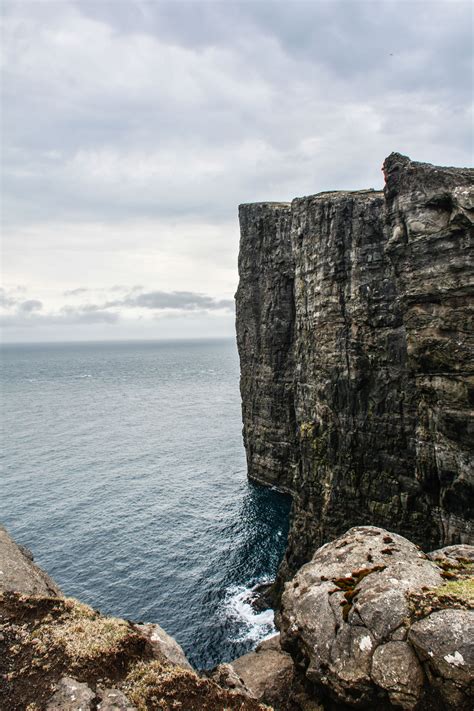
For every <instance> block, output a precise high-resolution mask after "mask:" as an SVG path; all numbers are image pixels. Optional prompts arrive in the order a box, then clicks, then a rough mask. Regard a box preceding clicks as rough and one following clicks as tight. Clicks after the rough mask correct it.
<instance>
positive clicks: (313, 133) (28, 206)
mask: <svg viewBox="0 0 474 711" xmlns="http://www.w3.org/2000/svg"><path fill="white" fill-rule="evenodd" d="M9 7H10V9H9V11H8V10H7V13H6V14H7V19H10V20H14V19H15V18H16V19H17V20H21V21H22V22H23V32H24V33H25V36H26V37H27V41H26V42H24V43H23V44H17V40H16V37H17V34H15V33H13V32H12V34H11V35H8V33H6V37H7V40H8V45H9V47H10V54H9V55H8V56H9V57H10V61H9V62H7V63H6V70H5V80H4V83H3V86H4V92H5V101H4V105H5V106H6V116H5V131H6V134H7V136H8V137H9V146H10V148H9V150H8V151H6V152H5V154H6V157H5V165H6V171H5V173H6V181H5V185H6V190H7V200H6V207H7V211H6V214H7V218H8V219H9V220H12V221H15V220H23V219H30V220H37V219H42V220H53V221H54V220H58V219H64V218H65V217H67V216H69V218H70V219H73V220H78V219H93V218H94V217H101V218H102V219H107V220H112V221H114V220H126V219H128V218H130V216H137V215H147V216H149V217H151V216H155V217H158V216H175V217H176V218H178V219H180V218H182V217H184V216H185V215H200V216H201V217H203V216H204V217H205V218H206V219H214V220H219V219H223V218H224V217H228V216H229V215H230V214H232V215H233V214H234V211H235V205H236V204H237V203H238V202H241V201H243V200H247V199H260V197H262V198H263V197H268V198H269V199H273V198H275V199H280V198H286V197H291V196H293V195H296V194H301V193H307V192H313V191H315V190H317V189H324V188H325V187H327V185H326V181H327V182H329V183H331V185H330V186H329V187H357V183H358V182H359V180H358V179H359V176H360V174H361V173H362V172H363V171H364V170H365V168H364V167H362V166H363V164H364V163H365V164H371V165H379V164H380V163H381V161H382V160H383V158H384V157H385V155H386V154H388V153H389V152H390V151H391V150H401V151H403V152H407V153H411V154H412V156H413V157H414V158H420V159H423V160H424V159H428V160H433V161H434V162H446V161H448V162H469V159H470V144H469V126H470V123H469V114H468V112H467V111H466V110H465V108H466V107H467V106H468V105H469V102H470V88H469V76H470V64H469V63H470V55H471V51H472V49H471V48H472V42H471V38H470V24H471V23H470V20H471V17H472V6H471V4H470V3H468V2H462V1H460V2H447V1H441V2H436V1H435V0H434V1H433V2H430V3H426V2H416V1H415V2H409V3H408V2H403V1H397V2H390V1H389V2H384V3H379V5H378V6H377V12H374V3H373V2H369V1H364V0H360V1H359V2H344V1H342V2H341V1H337V0H336V1H335V0H328V1H326V2H323V1H322V2H317V3H304V2H266V3H265V2H261V3H241V2H235V3H232V2H231V3H227V2H226V3H215V2H212V3H209V2H204V1H202V2H199V3H169V2H168V3H166V2H165V3H151V2H140V1H136V2H130V3H118V4H117V3H115V4H114V6H113V8H112V5H111V4H110V3H83V2H77V3H67V2H65V3H61V4H58V3H52V4H51V3H47V2H46V3H40V4H38V3H32V4H28V3H13V4H11V5H10V6H9ZM197 25H199V28H200V29H199V32H198V33H197V32H196V26H197ZM87 34H90V35H91V37H92V40H91V41H90V42H87V41H84V37H83V36H85V35H87ZM57 36H59V37H61V42H59V41H57V40H56V37H57ZM68 39H69V42H68ZM95 45H96V46H97V52H99V53H100V58H101V61H100V62H99V64H98V65H97V66H95V68H94V67H93V66H92V65H93V64H94V62H95V59H94V54H93V53H94V51H95V49H94V47H95ZM25 46H27V49H28V51H25V50H24V47H25ZM81 47H83V49H78V48H81ZM118 63H120V67H121V70H120V81H119V80H118V74H117V70H116V67H117V64H118ZM51 67H53V68H54V69H53V70H52V71H51V70H50V69H51ZM163 67H165V69H166V73H163V74H162V75H161V74H160V75H159V76H158V78H157V79H155V77H154V75H155V73H156V72H163V71H164V70H163ZM170 67H171V68H172V70H173V72H172V73H173V75H174V76H175V77H176V81H174V82H171V81H170V80H169V71H168V70H169V68H170ZM71 77H73V79H74V81H71ZM178 87H181V89H179V88H178ZM78 106H80V107H81V109H80V111H78V110H77V107H78ZM361 107H366V109H367V115H366V116H364V115H361V116H360V117H358V116H357V115H356V114H357V111H360V110H361ZM394 114H397V127H396V130H395V129H394V127H393V123H394V122H393V120H392V119H391V117H392V116H393V115H394ZM413 126H423V128H424V131H423V134H422V135H415V136H414V135H413V130H412V127H413ZM307 139H311V141H312V142H311V141H310V142H309V143H308V141H307ZM305 140H306V143H305ZM104 147H106V149H104ZM168 163H169V164H168ZM163 166H164V167H163ZM371 175H372V180H371V182H372V183H374V178H376V180H377V183H376V184H375V187H379V186H380V177H379V175H378V174H377V173H376V170H375V169H374V170H373V171H372V173H371ZM114 176H116V179H114ZM26 196H28V199H26Z"/></svg>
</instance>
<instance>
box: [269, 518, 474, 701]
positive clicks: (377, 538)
mask: <svg viewBox="0 0 474 711" xmlns="http://www.w3.org/2000/svg"><path fill="white" fill-rule="evenodd" d="M473 552H474V549H473V548H472V547H471V549H470V550H469V551H468V550H464V553H469V555H472V553H473ZM445 575H446V571H445V570H444V568H443V567H440V566H439V565H437V564H436V563H435V562H434V561H432V560H430V559H429V558H428V556H427V555H425V554H424V553H423V552H422V551H421V550H420V549H419V548H418V547H417V546H416V545H414V544H413V543H411V542H410V541H408V540H406V539H405V538H403V537H401V536H399V535H398V534H395V533H389V532H388V531H386V530H384V529H381V528H376V527H374V526H366V527H362V526H361V527H356V528H352V529H350V530H349V531H348V532H347V533H345V534H344V535H343V536H341V537H340V538H338V539H336V540H335V541H333V542H331V543H327V544H326V545H324V546H322V547H321V548H320V549H319V550H318V551H317V552H316V553H315V555H314V556H313V558H312V560H311V561H310V562H309V563H307V564H306V565H304V566H303V567H302V568H301V569H300V570H299V571H298V573H297V575H296V576H295V577H294V578H293V580H292V581H291V582H289V583H287V584H286V585H285V590H284V593H283V596H282V602H281V610H280V613H279V625H280V631H281V643H282V647H283V649H286V650H287V651H289V652H290V653H291V654H292V656H293V659H294V661H295V664H296V668H297V669H298V670H300V669H303V670H304V676H305V678H306V680H308V681H309V682H310V683H311V684H313V686H314V689H315V698H316V699H317V700H318V699H319V695H318V690H319V692H320V694H321V695H322V696H323V697H324V695H329V696H330V697H331V698H333V699H334V700H335V701H336V702H338V703H340V704H347V705H348V706H356V707H362V708H372V707H374V708H380V709H382V708H392V706H394V707H397V708H402V709H407V710H410V709H415V708H416V709H417V710H418V709H419V710H421V709H431V708H432V707H433V706H432V704H434V707H433V708H443V709H444V708H446V709H453V710H454V709H458V708H459V709H468V708H470V704H471V703H472V702H473V700H474V696H473V689H472V687H471V683H472V679H473V678H474V657H473V654H474V642H473V640H474V634H473V628H472V624H473V620H472V617H473V616H474V611H473V610H472V609H470V607H471V601H470V598H469V597H467V598H466V600H465V601H463V600H462V599H460V600H459V603H460V606H461V607H462V609H451V608H450V606H451V599H450V598H449V597H448V596H445V597H443V595H442V594H441V592H440V591H442V590H443V589H444V588H446V587H447V588H449V586H450V585H453V584H454V583H457V581H456V580H453V579H452V577H451V576H454V573H452V574H450V579H449V581H448V582H447V581H446V578H445ZM459 575H460V576H461V577H460V580H459V582H460V583H461V584H462V585H464V584H466V583H467V584H468V585H472V584H473V582H474V581H473V580H472V575H471V574H469V573H467V574H466V573H465V571H464V569H463V570H462V571H460V573H459ZM461 589H462V587H461ZM466 589H467V588H466ZM430 591H433V594H434V597H430V595H429V593H430ZM436 595H437V596H436ZM425 600H426V601H427V602H426V605H425V604H424V601H425ZM433 605H435V606H438V608H442V607H443V606H444V607H447V609H437V610H434V608H433ZM377 704H378V705H377Z"/></svg>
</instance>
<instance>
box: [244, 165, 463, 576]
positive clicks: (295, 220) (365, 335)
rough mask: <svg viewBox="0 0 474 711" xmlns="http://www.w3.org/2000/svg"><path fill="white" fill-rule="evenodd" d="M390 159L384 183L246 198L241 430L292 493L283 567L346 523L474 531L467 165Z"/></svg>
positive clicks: (459, 535)
mask: <svg viewBox="0 0 474 711" xmlns="http://www.w3.org/2000/svg"><path fill="white" fill-rule="evenodd" d="M383 171H384V176H385V188H384V190H383V191H373V190H360V191H354V192H324V193H319V194H317V195H313V196H310V197H303V198H298V199H295V200H293V202H291V203H255V204H247V205H241V207H240V225H241V242H240V255H239V273H240V283H239V287H238V291H237V294H236V302H237V340H238V347H239V354H240V363H241V394H242V411H243V423H244V430H243V433H244V443H245V447H246V451H247V462H248V473H249V476H250V478H251V479H253V480H255V481H258V482H261V483H264V484H268V485H272V486H275V487H277V488H279V489H281V490H284V491H287V492H289V493H291V495H292V497H293V510H292V523H291V530H290V537H289V546H288V550H287V555H286V559H285V561H284V563H283V565H282V568H281V575H280V578H281V580H284V579H288V578H289V577H290V576H291V575H292V574H293V573H294V572H295V571H296V570H297V569H298V568H299V566H300V565H301V564H303V563H304V562H306V561H307V560H308V559H309V558H310V557H311V555H312V554H313V553H314V551H315V550H316V549H317V548H318V546H320V545H321V544H322V543H324V542H326V541H328V540H331V539H333V538H334V537H335V536H337V535H339V534H341V533H342V532H344V531H345V530H346V529H347V528H348V527H350V526H356V525H363V524H371V525H377V526H384V527H388V528H389V529H390V530H393V531H397V532H399V533H401V534H403V535H406V536H407V537H408V538H410V540H412V541H414V542H415V543H417V544H419V545H421V546H422V547H423V548H425V550H426V549H430V548H435V547H438V546H441V545H447V544H454V543H472V542H474V525H473V519H474V486H473V440H474V438H473V429H474V428H473V418H472V414H473V412H472V407H473V393H474V387H473V375H474V358H473V338H472V335H473V330H472V314H473V301H472V293H473V274H474V270H473V265H472V254H473V251H472V239H473V230H472V221H473V214H474V212H473V208H474V192H473V186H474V171H473V170H470V169H463V168H440V167H435V166H432V165H429V164H425V163H416V162H413V161H411V160H410V159H409V158H407V157H405V156H403V155H400V154H398V153H392V154H391V155H390V156H389V157H388V158H387V159H386V161H385V163H384V166H383Z"/></svg>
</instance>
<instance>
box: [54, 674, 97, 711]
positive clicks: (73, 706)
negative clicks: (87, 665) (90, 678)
mask: <svg viewBox="0 0 474 711" xmlns="http://www.w3.org/2000/svg"><path fill="white" fill-rule="evenodd" d="M94 699H95V694H94V692H93V691H92V689H90V688H89V687H88V686H87V684H82V683H81V682H79V681H77V679H72V678H71V677H67V676H65V677H63V678H62V679H61V681H60V682H59V683H58V688H57V691H56V693H55V694H54V695H53V696H52V698H51V699H50V701H49V702H48V704H47V706H46V711H89V710H90V709H92V702H93V700H94Z"/></svg>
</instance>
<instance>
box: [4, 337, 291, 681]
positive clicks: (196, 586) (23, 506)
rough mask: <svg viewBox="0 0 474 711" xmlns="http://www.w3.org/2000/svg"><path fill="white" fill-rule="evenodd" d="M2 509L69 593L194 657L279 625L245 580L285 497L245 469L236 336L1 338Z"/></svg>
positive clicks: (280, 532) (215, 658) (248, 643)
mask: <svg viewBox="0 0 474 711" xmlns="http://www.w3.org/2000/svg"><path fill="white" fill-rule="evenodd" d="M2 371H3V376H2V381H3V382H2V401H3V404H2V429H3V437H2V439H3V444H4V450H3V454H2V458H3V467H2V474H1V490H0V521H2V522H3V523H4V525H5V526H6V527H7V528H8V529H9V531H10V533H11V534H12V535H13V536H14V537H15V538H16V540H17V541H18V542H19V543H22V544H24V545H26V546H28V547H29V548H30V549H31V550H32V551H33V553H34V555H35V560H36V561H37V563H38V564H39V565H41V566H42V567H43V568H45V569H46V570H47V571H48V573H50V574H51V575H52V576H53V578H54V579H55V580H56V581H57V582H58V584H59V585H60V586H61V588H62V589H63V591H64V592H65V593H66V594H68V595H72V596H74V597H77V598H79V599H80V600H82V601H84V602H87V603H89V604H91V605H92V606H94V607H96V608H98V609H100V610H101V611H102V612H104V613H107V614H111V615H117V616H120V617H126V618H128V619H132V620H135V621H138V620H142V621H147V622H158V623H159V624H160V625H162V626H163V627H164V628H165V629H166V631H167V632H169V633H170V634H172V635H173V636H174V637H175V638H176V639H177V640H178V641H179V642H180V643H181V644H182V646H183V647H184V650H185V652H186V653H187V654H188V656H189V658H190V660H191V661H192V662H193V664H195V665H196V666H197V667H198V668H207V667H210V666H213V665H215V664H217V663H218V662H220V661H226V660H229V659H231V658H234V657H236V656H239V655H240V654H243V653H245V652H246V651H247V650H249V649H250V648H252V647H254V646H255V644H256V642H257V641H258V640H259V639H262V638H263V637H265V636H267V635H268V634H270V633H271V632H272V631H273V627H272V619H273V616H272V612H271V611H264V612H261V613H256V612H254V611H253V609H252V607H251V606H250V604H249V602H248V591H249V589H251V588H252V587H253V586H254V585H255V584H256V583H259V582H262V581H265V580H269V579H271V578H272V577H273V576H274V574H275V571H276V568H277V566H278V563H279V561H280V559H281V557H282V555H283V551H284V547H285V542H286V536H287V522H288V512H289V501H288V499H287V498H286V497H285V496H283V495H281V494H278V493H277V492H274V491H271V490H268V489H265V488H262V487H258V486H254V485H252V484H250V483H248V482H247V479H246V471H245V468H246V465H245V453H244V449H243V445H242V439H241V427H242V425H241V416H240V394H239V365H238V356H237V351H236V347H235V344H234V343H233V342H232V341H213V342H211V341H207V342H206V341H202V342H201V341H199V342H173V343H171V342H169V343H159V342H141V343H138V342H128V343H84V344H77V343H75V344H60V345H58V344H54V345H52V344H48V345H39V344H35V345H21V346H20V345H15V346H13V345H9V346H3V347H2Z"/></svg>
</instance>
